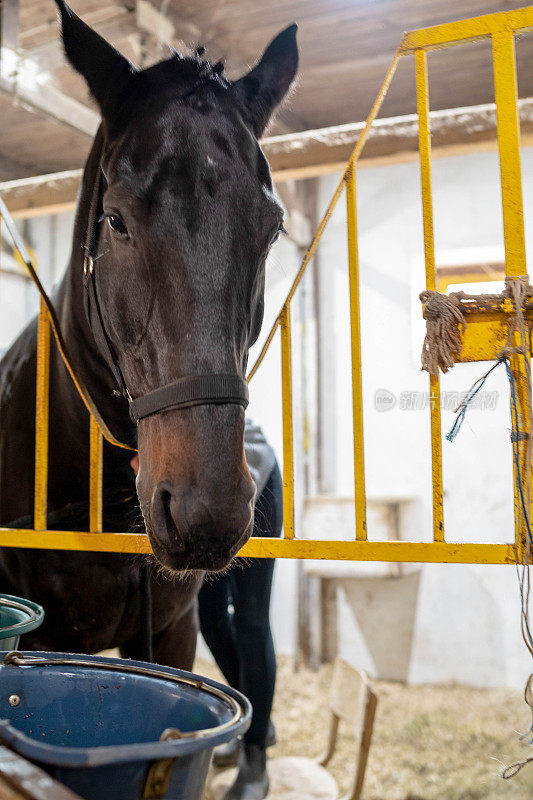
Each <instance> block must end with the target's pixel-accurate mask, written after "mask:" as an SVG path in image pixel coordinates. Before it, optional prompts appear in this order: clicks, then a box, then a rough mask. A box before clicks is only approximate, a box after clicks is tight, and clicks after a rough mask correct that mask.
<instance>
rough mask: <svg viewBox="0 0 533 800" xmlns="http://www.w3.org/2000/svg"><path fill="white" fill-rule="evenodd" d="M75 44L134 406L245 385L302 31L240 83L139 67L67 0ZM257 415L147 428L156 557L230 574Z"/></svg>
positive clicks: (105, 283) (175, 412)
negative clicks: (274, 146)
mask: <svg viewBox="0 0 533 800" xmlns="http://www.w3.org/2000/svg"><path fill="white" fill-rule="evenodd" d="M57 4H58V7H59V10H60V15H61V23H62V35H63V43H64V47H65V51H66V55H67V58H68V60H69V61H70V63H71V64H72V66H73V67H74V68H75V69H76V70H77V71H78V72H79V73H81V75H82V76H83V77H84V78H85V80H86V82H87V84H88V87H89V90H90V92H91V94H92V96H93V98H94V99H95V100H96V102H97V104H98V106H99V108H100V111H101V115H102V126H101V134H102V136H103V150H102V158H101V168H102V174H103V193H102V211H103V214H102V218H101V224H100V232H99V241H98V262H97V264H98V296H99V299H100V305H101V316H102V320H103V324H104V327H105V330H106V334H107V336H108V338H109V340H110V343H111V345H112V348H113V350H114V352H115V354H116V358H117V361H118V364H119V365H120V370H121V372H122V374H123V376H124V380H125V384H126V386H127V389H128V392H129V393H130V394H131V396H132V397H133V398H136V397H141V396H143V395H146V394H148V393H150V392H153V391H154V390H155V389H157V388H159V387H162V386H166V385H168V384H172V383H174V382H176V381H178V380H179V379H180V378H183V377H184V376H191V375H192V376H194V375H211V374H212V375H222V374H224V375H234V376H239V378H241V379H242V378H244V377H245V371H246V365H247V357H248V350H249V348H250V346H251V345H252V344H253V343H254V341H255V340H256V339H257V337H258V335H259V331H260V328H261V324H262V317H263V303H264V282H265V261H266V258H267V255H268V252H269V250H270V248H271V246H272V244H273V242H274V241H275V240H276V238H277V237H278V235H279V233H280V230H281V229H282V209H281V207H280V205H279V204H278V202H277V201H276V199H275V197H274V194H273V187H272V180H271V176H270V172H269V168H268V164H267V161H266V159H265V156H264V155H263V153H262V151H261V148H260V146H259V144H258V138H259V137H260V136H261V134H262V133H263V131H264V129H265V127H266V125H267V123H268V121H269V119H270V117H271V115H272V113H273V111H274V109H275V107H276V106H277V105H278V104H279V103H280V102H281V100H282V99H283V97H284V96H285V94H286V93H287V91H288V89H289V87H290V85H291V83H292V81H293V79H294V76H295V73H296V69H297V62H298V51H297V46H296V26H295V25H292V26H290V27H289V28H287V29H286V30H284V31H283V32H282V33H280V34H279V35H278V36H277V37H276V38H275V39H274V40H273V42H272V43H271V44H270V45H269V47H268V48H267V49H266V51H265V52H264V54H263V56H262V58H261V59H260V61H259V62H258V63H257V65H256V66H255V67H254V68H253V69H251V71H249V72H248V73H247V74H246V75H245V76H244V77H242V78H241V79H240V80H237V81H235V82H231V81H229V80H226V79H225V78H224V76H223V71H222V68H221V65H220V64H216V65H212V64H210V63H209V62H208V61H206V60H204V59H203V58H202V55H203V53H202V51H201V50H198V51H197V52H196V55H195V56H194V57H184V56H181V55H179V54H177V53H174V54H173V55H171V57H170V58H168V59H166V60H164V61H161V62H160V63H157V64H155V65H154V66H151V67H149V68H147V69H143V70H137V69H136V68H135V67H134V66H133V65H132V64H131V63H130V62H129V61H128V60H127V59H126V58H125V57H124V56H122V55H121V54H120V53H119V52H117V51H116V50H115V49H114V48H113V47H111V45H110V44H109V43H108V42H106V41H105V40H104V39H102V38H101V37H100V36H99V35H98V34H97V33H96V32H95V31H93V30H92V29H91V28H90V27H88V26H87V25H86V24H85V23H84V22H82V21H81V20H80V19H79V18H78V17H77V16H76V15H75V14H74V13H73V12H72V11H71V10H70V8H69V7H68V6H66V5H65V4H64V3H63V2H62V1H61V0H57ZM243 434H244V410H243V408H242V406H240V405H237V404H230V403H218V404H214V403H206V404H201V405H193V406H191V407H187V408H169V409H167V410H163V411H160V412H159V413H156V414H152V415H150V416H147V417H146V418H143V419H141V420H140V421H139V424H138V431H137V441H138V451H139V471H138V475H137V492H138V495H139V500H140V503H141V508H142V512H143V516H144V519H145V523H146V528H147V532H148V535H149V536H150V541H151V545H152V548H153V551H154V554H155V555H156V557H157V559H158V560H159V561H160V563H162V564H163V565H164V566H166V567H169V568H170V569H173V570H183V569H215V570H216V569H220V568H222V567H224V566H225V565H226V564H227V563H229V561H230V559H231V558H232V557H233V555H234V554H235V553H236V552H237V551H238V550H239V548H240V547H241V546H242V545H243V544H244V542H245V541H246V540H247V539H248V537H249V536H250V534H251V530H252V525H253V506H254V495H255V486H254V483H253V481H252V479H251V477H250V473H249V471H248V468H247V465H246V459H245V456H244V447H243Z"/></svg>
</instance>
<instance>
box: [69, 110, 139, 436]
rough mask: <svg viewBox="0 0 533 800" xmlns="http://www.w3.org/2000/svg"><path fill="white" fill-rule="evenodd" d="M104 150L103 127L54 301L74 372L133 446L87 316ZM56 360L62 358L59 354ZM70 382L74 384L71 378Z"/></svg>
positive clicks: (131, 433) (122, 407) (122, 406)
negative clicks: (90, 232) (89, 249)
mask: <svg viewBox="0 0 533 800" xmlns="http://www.w3.org/2000/svg"><path fill="white" fill-rule="evenodd" d="M102 147H103V134H102V129H101V126H100V128H99V129H98V131H97V133H96V136H95V138H94V141H93V144H92V147H91V150H90V153H89V156H88V158H87V162H86V164H85V169H84V171H83V178H82V182H81V189H80V194H79V198H78V204H77V208H76V216H75V221H74V234H73V240H72V252H71V256H70V262H69V266H68V269H67V272H66V274H65V277H64V278H63V280H62V282H61V284H60V286H59V287H58V290H57V293H56V296H55V298H54V301H55V304H56V308H57V312H58V316H59V319H60V321H61V328H62V332H63V336H64V338H65V342H66V345H67V349H68V353H69V356H70V359H71V361H72V364H73V366H74V369H75V370H76V372H77V373H78V374H80V376H81V378H82V379H83V382H84V383H85V385H86V387H87V388H88V390H89V392H90V393H91V396H92V398H93V400H94V401H95V403H96V406H97V408H98V410H99V411H100V414H101V415H102V417H103V418H104V419H105V420H106V422H107V423H108V425H109V426H110V428H111V430H112V431H113V433H114V434H115V435H116V436H117V437H118V438H121V439H122V440H127V441H128V442H131V441H132V439H133V438H134V436H135V426H134V425H133V423H132V422H131V420H130V417H129V411H128V405H127V402H126V401H125V400H123V398H121V397H120V398H118V397H117V396H116V395H115V394H114V392H115V391H116V390H117V388H118V387H117V384H116V380H115V377H114V376H113V374H112V372H111V370H110V369H109V367H108V366H107V364H106V363H105V361H104V359H103V358H102V356H101V355H100V353H99V351H98V348H97V346H96V342H95V340H94V336H93V333H92V331H91V329H90V327H89V323H88V320H87V315H86V313H85V297H84V293H85V288H84V286H83V260H84V256H85V249H84V246H85V241H86V237H87V227H88V219H89V208H90V205H91V200H92V196H93V190H94V185H95V181H96V178H97V175H98V170H99V169H100V159H101V155H102ZM56 356H57V357H58V358H59V354H58V353H56ZM65 375H66V373H65ZM68 380H69V381H70V378H69V379H68Z"/></svg>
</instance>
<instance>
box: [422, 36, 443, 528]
mask: <svg viewBox="0 0 533 800" xmlns="http://www.w3.org/2000/svg"><path fill="white" fill-rule="evenodd" d="M415 69H416V103H417V111H418V143H419V151H420V181H421V189H422V216H423V221H424V258H425V263H426V287H427V288H428V289H431V290H435V241H434V236H433V198H432V192H431V137H430V130H429V87H428V70H427V57H426V53H425V51H424V50H417V51H416V53H415ZM429 392H430V406H431V470H432V481H433V541H435V542H443V541H444V514H443V507H442V438H441V418H440V382H439V376H438V375H430V376H429Z"/></svg>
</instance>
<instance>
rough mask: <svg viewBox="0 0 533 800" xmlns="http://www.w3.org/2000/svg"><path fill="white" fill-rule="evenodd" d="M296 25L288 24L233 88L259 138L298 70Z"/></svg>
mask: <svg viewBox="0 0 533 800" xmlns="http://www.w3.org/2000/svg"><path fill="white" fill-rule="evenodd" d="M297 30H298V26H297V25H296V24H293V25H289V27H288V28H285V30H284V31H282V32H281V33H279V34H278V35H277V36H276V38H275V39H274V40H273V41H272V42H271V43H270V44H269V45H268V47H267V49H266V50H265V52H264V53H263V56H262V58H261V60H260V61H259V63H258V64H257V65H256V66H255V67H254V68H253V69H252V70H251V71H250V72H249V73H248V74H247V75H245V76H244V77H243V78H241V79H240V80H238V81H236V82H235V83H234V84H233V86H232V92H233V95H234V97H235V100H236V102H237V104H238V106H239V107H240V110H241V113H242V115H243V117H244V119H245V121H246V122H247V123H248V124H249V125H250V126H251V128H252V130H253V132H254V133H255V135H256V136H257V137H259V136H261V134H262V133H263V131H264V130H265V128H266V126H267V124H268V121H269V120H270V117H271V116H272V114H273V112H274V109H275V108H276V106H277V105H279V103H281V101H282V100H283V98H284V97H285V95H286V94H287V92H288V90H289V87H290V85H291V83H292V82H293V80H294V78H295V75H296V71H297V69H298V45H297V44H296V31H297Z"/></svg>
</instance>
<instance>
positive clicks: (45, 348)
mask: <svg viewBox="0 0 533 800" xmlns="http://www.w3.org/2000/svg"><path fill="white" fill-rule="evenodd" d="M49 387H50V320H49V318H48V311H47V308H46V306H45V304H44V301H43V300H41V305H40V309H39V324H38V328H37V380H36V402H35V495H34V510H33V514H34V519H33V525H34V528H35V530H38V531H45V530H46V528H47V506H48V497H47V494H48V410H49Z"/></svg>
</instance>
